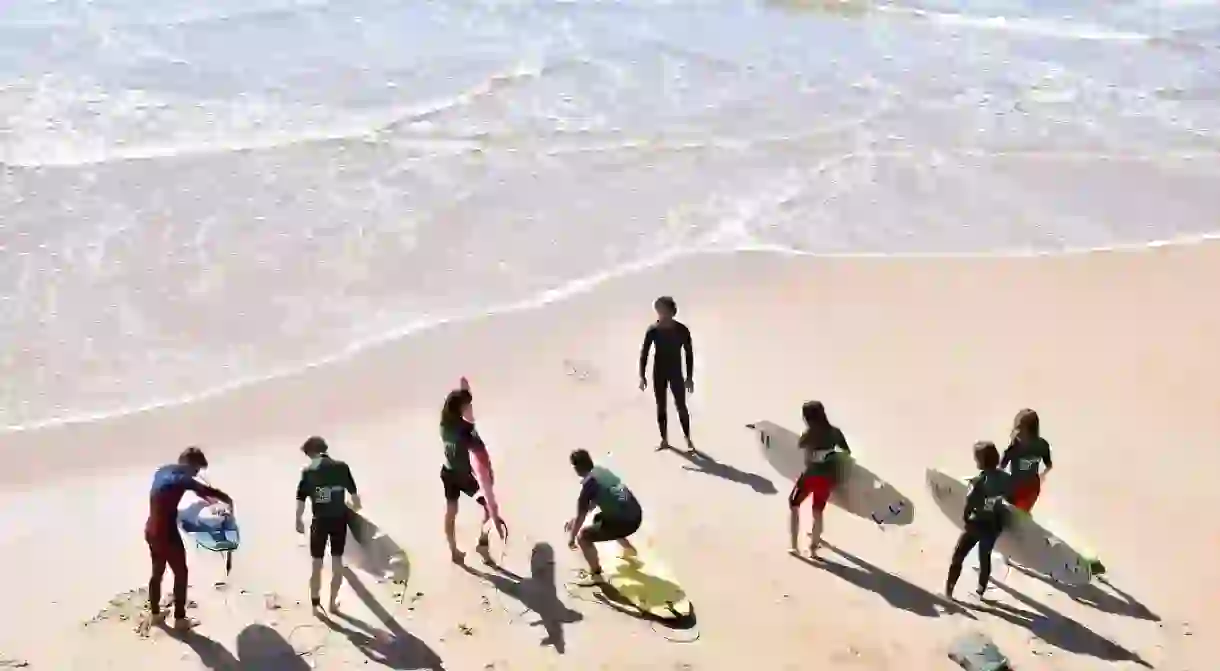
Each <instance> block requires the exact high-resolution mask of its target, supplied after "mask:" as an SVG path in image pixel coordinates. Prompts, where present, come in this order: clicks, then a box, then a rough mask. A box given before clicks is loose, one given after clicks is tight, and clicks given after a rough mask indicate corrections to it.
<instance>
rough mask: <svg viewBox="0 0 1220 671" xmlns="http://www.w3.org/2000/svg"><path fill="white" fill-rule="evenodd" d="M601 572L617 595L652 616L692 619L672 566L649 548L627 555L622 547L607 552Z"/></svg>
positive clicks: (688, 604)
mask: <svg viewBox="0 0 1220 671" xmlns="http://www.w3.org/2000/svg"><path fill="white" fill-rule="evenodd" d="M607 545H612V544H609V543H607ZM602 572H603V575H605V577H606V582H607V584H608V585H609V586H610V587H611V588H613V590H614V591H615V592H616V593H617V594H618V596H620V597H621V598H622V599H623V600H625V601H627V602H628V603H630V604H631V605H633V606H635V607H636V608H638V609H640V611H642V612H644V613H647V614H649V615H652V616H653V617H656V618H660V619H664V620H675V619H681V618H687V617H690V616H691V614H692V612H693V611H692V608H691V603H690V600H689V599H687V598H686V592H685V591H684V590H683V589H682V586H681V585H679V584H678V580H677V578H675V577H674V576H673V573H672V572H671V571H670V570H669V567H667V566H665V564H664V563H662V562H661V560H660V559H659V558H658V557H657V556H656V555H655V554H653V553H651V552H649V551H648V550H647V549H646V548H640V552H639V554H636V555H630V554H628V556H623V555H622V548H619V547H615V548H614V551H612V552H604V553H603V558H602Z"/></svg>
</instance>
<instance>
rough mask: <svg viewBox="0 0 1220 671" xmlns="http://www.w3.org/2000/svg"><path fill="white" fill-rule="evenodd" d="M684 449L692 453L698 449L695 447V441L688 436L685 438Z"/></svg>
mask: <svg viewBox="0 0 1220 671" xmlns="http://www.w3.org/2000/svg"><path fill="white" fill-rule="evenodd" d="M686 449H687V450H688V451H689V452H690V453H691V454H694V453H696V452H698V451H699V450H696V449H695V441H693V440H691V439H690V437H689V436H688V437H687V438H686Z"/></svg>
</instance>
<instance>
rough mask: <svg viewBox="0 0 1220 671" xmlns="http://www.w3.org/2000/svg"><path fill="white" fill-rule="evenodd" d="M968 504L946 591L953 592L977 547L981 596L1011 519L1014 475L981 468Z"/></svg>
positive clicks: (951, 560)
mask: <svg viewBox="0 0 1220 671" xmlns="http://www.w3.org/2000/svg"><path fill="white" fill-rule="evenodd" d="M968 487H969V489H968V490H967V491H966V505H964V506H963V507H962V523H963V525H962V533H961V536H959V537H958V539H957V545H956V546H954V548H953V557H952V558H951V559H950V560H949V577H948V580H947V581H946V585H945V588H946V591H948V592H952V591H953V587H954V586H955V585H957V579H958V577H959V576H961V573H962V563H963V562H965V561H966V556H967V555H969V554H970V551H971V550H973V549H974V548H975V547H976V546H977V547H978V549H979V587H978V593H979V594H980V595H981V594H982V593H983V591H984V590H985V589H987V584H988V582H989V581H990V580H991V553H992V551H993V550H994V549H995V544H996V541H998V540H999V538H1000V534H1001V533H1003V531H1004V525H1005V524H1006V522H1007V520H1008V506H1007V503H1006V502H1009V501H1011V500H1012V477H1011V476H1010V475H1008V474H1007V473H1005V472H1004V471H1002V470H1000V469H998V468H993V469H988V470H985V471H980V472H979V474H978V475H976V476H974V477H973V478H971V479H970V482H969V484H968Z"/></svg>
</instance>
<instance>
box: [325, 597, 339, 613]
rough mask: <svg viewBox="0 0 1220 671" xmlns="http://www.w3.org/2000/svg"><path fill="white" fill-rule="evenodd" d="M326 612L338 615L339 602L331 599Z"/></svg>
mask: <svg viewBox="0 0 1220 671" xmlns="http://www.w3.org/2000/svg"><path fill="white" fill-rule="evenodd" d="M326 610H328V611H330V612H332V613H338V612H339V600H338V599H331V600H330V604H329V605H328V606H326Z"/></svg>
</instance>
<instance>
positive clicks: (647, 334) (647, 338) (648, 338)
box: [640, 326, 657, 380]
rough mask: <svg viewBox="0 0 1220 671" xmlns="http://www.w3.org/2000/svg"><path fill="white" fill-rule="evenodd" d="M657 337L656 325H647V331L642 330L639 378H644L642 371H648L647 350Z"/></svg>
mask: <svg viewBox="0 0 1220 671" xmlns="http://www.w3.org/2000/svg"><path fill="white" fill-rule="evenodd" d="M656 339H657V327H656V326H649V327H648V330H647V331H644V345H643V346H642V347H640V379H641V380H642V379H644V373H646V372H647V371H648V350H650V349H652V344H653V342H655V341H656Z"/></svg>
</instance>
